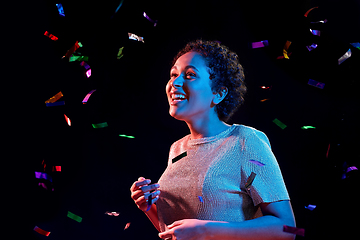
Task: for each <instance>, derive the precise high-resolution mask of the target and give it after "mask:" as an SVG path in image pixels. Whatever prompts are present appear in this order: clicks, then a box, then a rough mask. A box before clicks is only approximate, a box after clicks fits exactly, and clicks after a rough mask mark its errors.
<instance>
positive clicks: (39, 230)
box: [34, 226, 50, 236]
mask: <svg viewBox="0 0 360 240" xmlns="http://www.w3.org/2000/svg"><path fill="white" fill-rule="evenodd" d="M34 231H35V232H38V233H40V234H41V235H44V236H49V235H50V232H48V231H45V230H43V229H41V228H39V227H38V226H35V228H34Z"/></svg>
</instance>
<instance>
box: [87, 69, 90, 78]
mask: <svg viewBox="0 0 360 240" xmlns="http://www.w3.org/2000/svg"><path fill="white" fill-rule="evenodd" d="M86 77H88V78H89V77H91V69H89V70H87V71H86Z"/></svg>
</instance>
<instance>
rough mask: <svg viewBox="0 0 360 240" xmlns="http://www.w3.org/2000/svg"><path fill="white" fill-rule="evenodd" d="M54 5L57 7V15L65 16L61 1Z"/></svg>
mask: <svg viewBox="0 0 360 240" xmlns="http://www.w3.org/2000/svg"><path fill="white" fill-rule="evenodd" d="M56 7H57V9H58V12H59V15H60V16H62V17H65V13H64V8H63V6H62V5H61V3H57V4H56Z"/></svg>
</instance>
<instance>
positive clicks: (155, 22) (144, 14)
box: [143, 12, 157, 27]
mask: <svg viewBox="0 0 360 240" xmlns="http://www.w3.org/2000/svg"><path fill="white" fill-rule="evenodd" d="M143 16H144V17H145V18H146V19H147V20H149V21H150V22H152V23H153V24H154V27H156V24H157V20H152V19H151V18H150V17H149V16H148V15H147V14H146V13H145V12H144V13H143Z"/></svg>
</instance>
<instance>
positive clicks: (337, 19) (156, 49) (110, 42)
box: [15, 0, 360, 240]
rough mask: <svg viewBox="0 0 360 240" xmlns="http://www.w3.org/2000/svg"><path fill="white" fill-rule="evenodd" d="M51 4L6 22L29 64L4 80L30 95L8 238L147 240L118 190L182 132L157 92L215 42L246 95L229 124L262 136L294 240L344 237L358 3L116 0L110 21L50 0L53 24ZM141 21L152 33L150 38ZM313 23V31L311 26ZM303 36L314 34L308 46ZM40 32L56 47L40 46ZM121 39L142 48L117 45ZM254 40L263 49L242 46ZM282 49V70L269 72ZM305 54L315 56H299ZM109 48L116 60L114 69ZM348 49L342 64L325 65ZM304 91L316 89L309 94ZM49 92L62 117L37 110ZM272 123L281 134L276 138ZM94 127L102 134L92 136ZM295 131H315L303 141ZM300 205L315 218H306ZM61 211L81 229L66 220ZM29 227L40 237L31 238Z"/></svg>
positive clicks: (157, 171) (355, 106) (158, 163)
mask: <svg viewBox="0 0 360 240" xmlns="http://www.w3.org/2000/svg"><path fill="white" fill-rule="evenodd" d="M56 3H59V2H56V1H36V2H31V4H30V3H28V4H27V5H26V7H25V8H24V10H23V12H21V13H19V16H21V17H23V18H24V21H23V26H24V30H23V32H22V34H24V35H25V36H26V40H25V39H23V43H22V46H23V47H24V48H25V49H27V50H28V52H31V53H30V54H29V55H28V56H27V60H26V63H24V62H22V64H21V67H19V68H18V69H17V72H16V74H15V75H16V76H17V78H19V79H21V81H19V82H21V83H22V85H23V87H24V88H25V89H26V92H31V94H28V96H27V97H26V102H27V103H26V111H24V112H23V115H22V116H21V117H20V118H19V119H20V120H19V125H18V126H19V129H21V128H22V127H24V126H28V127H25V128H26V129H27V132H26V134H24V135H20V134H19V135H18V136H17V137H18V138H21V140H22V141H24V144H22V142H21V143H19V144H18V146H20V147H19V150H18V152H19V153H20V155H21V156H23V157H21V160H20V163H24V162H26V164H25V166H26V171H25V172H26V174H25V175H24V176H25V180H24V181H23V183H22V184H24V186H25V188H22V189H25V190H23V191H21V193H20V195H21V196H20V200H21V201H20V202H21V203H20V204H19V205H21V206H23V207H24V212H23V213H24V215H25V216H26V217H25V218H24V219H23V221H24V222H25V225H24V227H21V229H20V230H19V231H22V232H26V234H27V239H49V240H50V239H109V240H110V239H144V238H146V239H159V238H158V236H157V231H156V230H155V228H154V227H153V226H152V224H151V223H150V221H149V220H148V219H147V217H146V216H145V215H144V214H143V213H142V212H141V211H139V210H138V209H137V207H136V206H135V204H134V203H133V201H132V199H131V198H130V191H129V188H130V186H131V184H132V183H133V182H134V181H135V180H137V178H138V177H139V176H144V177H146V178H150V179H152V180H153V182H156V181H157V180H158V179H159V177H160V176H161V174H162V172H163V171H164V170H165V168H166V164H167V157H168V151H169V147H170V145H171V144H172V143H173V142H174V141H176V140H177V139H179V138H181V137H183V136H184V135H186V134H188V133H189V131H188V128H187V126H186V124H185V123H184V122H180V121H177V120H175V119H172V118H171V117H170V116H169V114H168V103H167V99H166V95H165V85H166V83H167V81H168V79H169V69H170V67H171V60H172V58H173V57H174V55H175V54H176V53H177V51H178V50H179V49H180V48H182V47H183V46H184V45H185V44H186V43H187V42H188V41H190V40H195V39H198V38H203V39H206V40H217V41H221V43H222V44H224V45H226V46H228V47H229V48H230V49H231V50H233V51H235V52H236V53H237V54H238V55H239V59H240V62H241V63H242V65H243V67H244V69H245V76H246V84H247V86H248V93H247V95H246V98H245V104H244V105H243V106H241V107H240V109H239V111H238V112H237V113H236V114H235V115H234V117H233V118H232V119H231V120H230V121H229V123H230V124H231V123H239V124H244V125H248V126H252V127H255V128H257V129H259V130H261V131H263V132H265V133H266V134H267V136H268V137H269V139H270V142H271V145H272V149H273V152H274V154H275V156H276V157H277V159H278V162H279V165H280V167H281V169H282V172H283V176H284V179H285V182H286V185H287V188H288V191H289V194H290V197H291V199H292V205H293V209H294V212H295V216H296V220H297V226H298V227H300V228H305V237H297V239H301V238H304V239H318V238H319V237H321V238H326V237H328V238H330V237H340V238H341V239H346V238H347V237H349V236H350V234H351V233H353V231H354V227H355V226H356V225H355V222H354V221H353V219H356V218H357V216H358V214H359V210H358V209H356V205H355V202H356V198H355V193H356V192H355V189H357V188H358V186H357V184H355V183H357V181H358V171H352V172H349V173H348V174H347V178H345V179H342V175H343V171H344V169H346V167H348V166H357V167H358V168H359V156H360V155H359V152H358V149H357V147H358V143H359V140H358V138H357V136H358V134H359V126H358V119H357V116H358V114H359V97H358V96H359V94H358V89H359V87H360V83H359V69H360V68H359V62H360V61H359V60H360V50H359V49H356V48H355V47H353V46H351V45H350V43H353V42H359V41H360V38H359V28H360V18H359V16H360V3H359V1H329V0H327V1H325V0H323V1H228V0H223V1H212V0H208V1H197V0H193V1H187V0H185V1H165V0H161V1H130V0H125V1H124V2H123V5H122V6H121V8H120V9H119V11H118V12H117V13H115V10H116V8H117V7H118V5H119V3H120V0H117V1H86V2H85V1H74V0H72V1H68V0H63V1H61V2H60V3H62V5H63V7H64V11H65V17H60V16H59V14H58V11H57V8H56V5H55V4H56ZM315 6H318V7H319V8H317V9H314V10H313V11H311V12H310V13H309V15H308V17H307V18H306V17H304V13H305V12H306V11H307V10H308V9H310V8H311V7H315ZM144 11H145V12H146V13H147V14H148V16H150V18H152V19H154V20H155V19H156V20H158V23H157V25H156V27H154V26H153V23H151V22H150V21H148V20H147V19H146V18H144V17H143V12H144ZM324 19H327V20H328V21H327V23H325V24H311V23H310V22H314V21H319V20H324ZM309 28H312V29H319V30H321V35H320V37H319V36H314V35H312V34H311V33H310V31H309ZM45 31H48V32H49V33H51V34H53V35H55V36H57V37H58V38H59V39H58V40H57V41H52V40H51V39H49V38H48V37H46V36H44V32H45ZM128 32H130V33H134V34H137V35H138V36H142V37H143V38H144V41H145V43H142V42H138V41H134V40H130V39H128V35H127V34H128ZM261 40H268V42H269V46H268V47H265V48H258V49H252V48H251V47H250V46H251V42H257V41H261ZM287 40H289V41H291V42H292V44H291V45H290V48H289V52H291V55H290V59H277V57H278V56H282V49H283V46H284V44H285V42H286V41H287ZM75 41H80V42H81V43H82V44H83V47H82V48H80V49H78V50H77V52H80V53H81V54H82V55H85V56H89V61H87V63H88V64H89V65H90V67H91V70H92V76H91V77H90V78H87V77H86V75H85V69H84V67H81V66H80V65H79V62H68V60H67V59H61V57H62V56H63V55H64V54H65V53H66V51H67V50H68V49H69V48H71V47H72V46H73V45H74V43H75ZM312 43H317V44H318V47H317V48H316V49H315V50H313V51H311V52H309V51H308V50H307V48H306V46H307V45H311V44H312ZM120 47H124V49H123V54H124V56H123V57H122V58H121V59H116V57H117V53H118V50H119V48H120ZM349 48H350V49H351V51H352V56H351V57H350V58H349V59H347V60H346V61H345V62H343V63H342V64H340V65H338V62H337V60H338V58H340V57H341V56H342V55H343V54H344V53H345V52H346V51H347V50H348V49H349ZM18 66H19V65H18ZM309 79H315V80H316V81H319V82H322V83H325V88H324V89H319V88H316V87H313V86H310V85H308V84H307V82H308V80H309ZM261 86H268V87H270V86H271V89H262V88H261ZM92 89H96V91H95V92H94V93H93V94H92V96H91V97H90V98H89V101H88V103H87V104H82V99H83V98H84V97H85V95H86V94H87V93H88V92H89V91H90V90H92ZM59 91H61V92H62V93H63V94H64V97H62V98H61V99H60V100H59V101H65V105H64V106H56V107H46V106H45V103H44V101H45V100H47V99H49V98H50V97H52V96H53V95H55V94H56V93H58V92H59ZM262 99H269V100H267V101H264V102H261V101H260V100H262ZM64 114H66V115H67V116H68V117H69V118H70V119H71V126H68V125H67V123H66V121H65V118H64ZM275 118H277V119H279V120H280V121H282V122H283V123H285V124H286V125H287V127H286V128H285V129H281V128H279V127H278V126H277V125H275V124H274V123H273V122H272V121H273V120H274V119H275ZM100 122H107V123H108V125H109V126H108V127H106V128H101V129H94V128H93V127H92V123H100ZM304 125H311V126H315V127H316V129H308V130H303V129H301V127H302V126H304ZM29 126H31V127H29ZM119 134H126V135H131V136H135V138H134V139H129V138H122V137H119ZM15 137H16V136H15ZM329 144H330V149H329ZM328 149H329V151H328ZM327 152H328V157H326V154H327ZM24 156H26V157H24ZM43 160H44V163H45V164H46V168H45V172H47V173H48V174H50V175H51V176H52V177H53V187H54V191H51V190H46V189H44V188H43V187H41V186H38V183H39V179H35V178H34V171H44V166H43V164H42V162H43ZM52 166H61V167H62V170H61V172H52V171H51V168H52ZM308 204H314V205H316V206H317V207H316V209H315V210H313V211H310V210H308V209H305V206H307V205H308ZM67 211H70V212H73V213H75V214H77V215H79V216H81V217H82V218H83V220H82V222H81V223H78V222H76V221H74V220H72V219H70V218H68V217H67V216H66V215H67ZM106 211H117V212H120V215H119V216H118V217H113V216H108V215H106V214H104V213H105V212H106ZM128 222H131V225H130V227H129V228H128V229H126V230H124V227H125V224H126V223H128ZM35 226H38V227H40V228H42V229H44V230H46V231H50V232H51V234H50V235H49V236H48V237H45V236H42V235H40V234H38V233H37V232H35V231H33V228H34V227H35Z"/></svg>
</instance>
